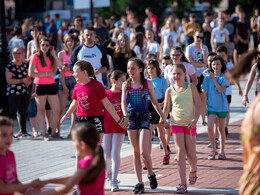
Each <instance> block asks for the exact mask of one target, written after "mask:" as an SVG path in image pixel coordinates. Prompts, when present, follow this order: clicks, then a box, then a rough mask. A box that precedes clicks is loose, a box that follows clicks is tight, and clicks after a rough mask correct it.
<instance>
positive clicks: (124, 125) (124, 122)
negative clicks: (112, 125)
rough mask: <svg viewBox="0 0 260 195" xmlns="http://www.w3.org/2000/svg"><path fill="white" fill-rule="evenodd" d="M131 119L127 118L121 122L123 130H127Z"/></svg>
mask: <svg viewBox="0 0 260 195" xmlns="http://www.w3.org/2000/svg"><path fill="white" fill-rule="evenodd" d="M128 122H129V119H128V117H125V118H124V119H123V120H121V121H120V123H119V125H120V127H121V128H123V129H126V128H127V126H128Z"/></svg>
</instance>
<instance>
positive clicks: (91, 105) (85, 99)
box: [73, 79, 107, 116]
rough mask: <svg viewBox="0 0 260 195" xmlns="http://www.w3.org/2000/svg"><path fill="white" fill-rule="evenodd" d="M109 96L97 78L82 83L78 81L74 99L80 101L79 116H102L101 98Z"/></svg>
mask: <svg viewBox="0 0 260 195" xmlns="http://www.w3.org/2000/svg"><path fill="white" fill-rule="evenodd" d="M105 97H107V95H106V92H105V89H104V87H103V85H102V84H101V83H100V82H98V81H97V80H95V79H91V80H90V82H89V83H87V84H85V85H82V84H81V83H77V84H76V85H75V88H74V91H73V99H74V100H77V101H78V107H77V116H102V115H104V113H103V104H102V102H101V100H103V99H104V98H105Z"/></svg>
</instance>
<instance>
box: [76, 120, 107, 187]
mask: <svg viewBox="0 0 260 195" xmlns="http://www.w3.org/2000/svg"><path fill="white" fill-rule="evenodd" d="M72 131H73V133H75V137H76V139H77V140H78V141H82V142H84V143H85V144H87V145H88V146H89V148H90V149H91V150H92V151H93V155H94V158H93V159H92V161H91V163H90V166H89V168H88V169H87V172H86V174H85V175H84V177H83V178H82V179H81V180H80V182H79V183H80V184H81V185H88V184H91V183H92V182H94V181H95V180H96V179H97V178H98V177H99V176H100V175H101V174H102V172H103V171H104V170H105V159H104V151H103V148H102V147H101V145H100V140H99V134H98V131H97V129H96V126H95V125H93V124H92V123H88V122H87V123H78V124H76V125H75V126H74V127H73V129H72Z"/></svg>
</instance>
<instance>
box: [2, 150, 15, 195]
mask: <svg viewBox="0 0 260 195" xmlns="http://www.w3.org/2000/svg"><path fill="white" fill-rule="evenodd" d="M0 179H1V180H2V181H3V182H4V183H5V184H16V182H17V173H16V163H15V157H14V153H13V152H12V151H11V150H7V151H6V156H3V155H1V154H0ZM13 194H14V193H1V195H13Z"/></svg>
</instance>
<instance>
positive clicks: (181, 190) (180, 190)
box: [176, 184, 187, 194]
mask: <svg viewBox="0 0 260 195" xmlns="http://www.w3.org/2000/svg"><path fill="white" fill-rule="evenodd" d="M186 192H187V185H186V184H179V187H177V190H176V193H177V194H184V193H186Z"/></svg>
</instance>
